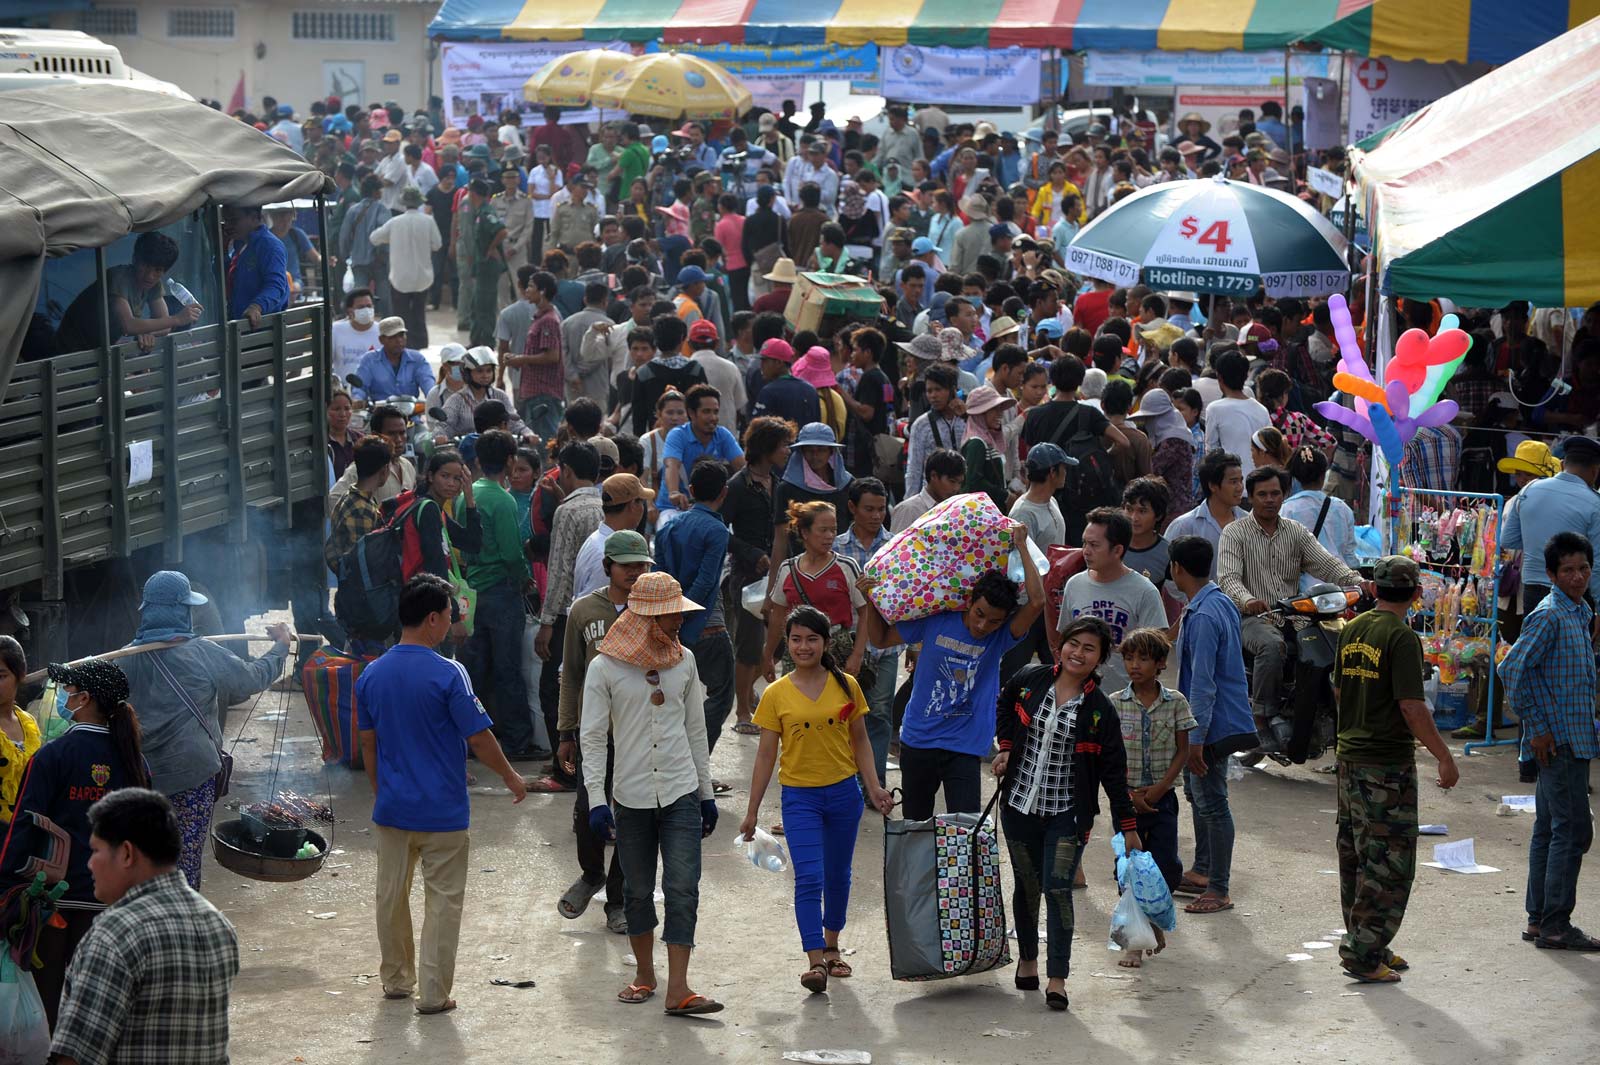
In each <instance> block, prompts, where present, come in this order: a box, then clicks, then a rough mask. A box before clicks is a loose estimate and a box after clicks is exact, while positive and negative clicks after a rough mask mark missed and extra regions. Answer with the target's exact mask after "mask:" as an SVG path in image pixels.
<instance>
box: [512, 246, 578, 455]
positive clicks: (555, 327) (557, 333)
mask: <svg viewBox="0 0 1600 1065" xmlns="http://www.w3.org/2000/svg"><path fill="white" fill-rule="evenodd" d="M522 294H523V296H524V298H526V299H527V301H528V302H529V303H531V304H533V320H532V322H530V323H529V325H528V336H527V338H526V339H525V340H524V341H523V344H522V353H521V354H520V355H507V356H506V357H505V359H504V360H502V361H504V363H505V364H506V365H507V366H512V367H515V368H516V369H518V370H519V371H521V376H520V377H519V378H518V379H517V413H518V414H521V415H522V420H523V422H525V423H526V424H527V426H528V428H529V429H531V430H532V431H533V432H534V433H535V434H537V435H538V437H539V439H541V440H549V439H550V438H551V437H552V436H554V435H555V434H556V427H557V426H558V425H559V424H560V422H561V411H562V408H563V405H564V404H563V401H562V397H563V396H564V395H565V394H566V393H565V385H564V384H563V371H562V367H561V315H560V313H559V312H558V311H557V310H556V305H555V298H556V279H555V275H554V274H552V273H550V272H549V271H546V270H540V271H538V272H536V273H535V274H533V275H532V276H531V277H529V278H528V287H527V288H525V289H523V290H522Z"/></svg>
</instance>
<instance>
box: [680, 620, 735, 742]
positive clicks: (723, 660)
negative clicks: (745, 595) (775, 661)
mask: <svg viewBox="0 0 1600 1065" xmlns="http://www.w3.org/2000/svg"><path fill="white" fill-rule="evenodd" d="M689 649H690V650H691V651H693V652H694V668H695V673H696V674H698V675H699V677H700V684H701V686H702V687H704V688H705V690H706V697H705V713H706V746H707V748H708V749H709V750H713V751H714V750H716V749H717V737H718V736H720V735H721V734H722V726H723V724H724V723H726V722H727V720H728V712H729V711H730V710H732V709H733V641H731V640H729V639H728V630H727V629H718V630H717V631H716V632H711V633H702V634H701V636H700V638H699V639H698V640H696V641H695V642H694V644H693V645H692V646H691V647H690V648H689Z"/></svg>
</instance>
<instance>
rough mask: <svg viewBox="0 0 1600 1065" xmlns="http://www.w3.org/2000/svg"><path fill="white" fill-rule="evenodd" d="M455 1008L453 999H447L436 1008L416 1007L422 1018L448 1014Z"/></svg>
mask: <svg viewBox="0 0 1600 1065" xmlns="http://www.w3.org/2000/svg"><path fill="white" fill-rule="evenodd" d="M455 1008H456V1000H455V999H453V998H447V999H445V1000H444V1001H443V1002H441V1003H439V1004H438V1005H437V1006H418V1007H417V1012H418V1013H420V1014H422V1015H423V1016H424V1017H431V1016H433V1015H434V1014H436V1013H449V1012H450V1011H451V1010H453V1009H455Z"/></svg>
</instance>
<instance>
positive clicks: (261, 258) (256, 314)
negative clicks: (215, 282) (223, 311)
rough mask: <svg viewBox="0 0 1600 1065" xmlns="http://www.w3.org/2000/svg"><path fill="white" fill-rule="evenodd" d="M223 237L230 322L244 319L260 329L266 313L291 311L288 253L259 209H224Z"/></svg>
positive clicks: (235, 207) (231, 206) (230, 206)
mask: <svg viewBox="0 0 1600 1065" xmlns="http://www.w3.org/2000/svg"><path fill="white" fill-rule="evenodd" d="M222 235H223V237H224V238H225V239H226V240H227V241H228V319H229V320H230V321H235V320H237V319H240V318H243V319H245V320H246V321H248V322H249V323H250V328H251V329H260V328H261V316H262V315H263V314H275V313H276V312H278V311H282V310H286V309H288V306H289V274H288V270H289V256H288V253H287V252H285V251H284V250H283V241H281V240H279V239H278V238H277V237H275V236H273V235H272V231H271V230H270V229H268V228H267V224H266V223H265V222H264V221H262V219H261V208H259V207H241V206H239V205H238V204H229V205H228V206H226V207H224V208H223V209H222Z"/></svg>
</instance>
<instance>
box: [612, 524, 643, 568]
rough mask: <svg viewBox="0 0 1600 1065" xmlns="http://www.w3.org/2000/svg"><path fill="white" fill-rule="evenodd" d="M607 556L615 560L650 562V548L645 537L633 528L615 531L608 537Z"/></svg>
mask: <svg viewBox="0 0 1600 1065" xmlns="http://www.w3.org/2000/svg"><path fill="white" fill-rule="evenodd" d="M606 557H607V558H609V559H610V560H611V561H613V562H623V563H628V562H650V561H652V560H651V558H650V549H649V548H648V547H647V546H645V542H644V537H642V536H640V535H639V534H638V533H636V532H634V531H633V530H632V529H624V530H622V531H621V532H614V533H612V534H611V535H610V536H608V537H606Z"/></svg>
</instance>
